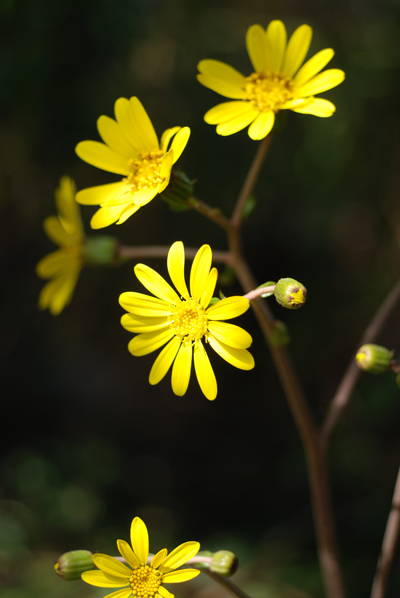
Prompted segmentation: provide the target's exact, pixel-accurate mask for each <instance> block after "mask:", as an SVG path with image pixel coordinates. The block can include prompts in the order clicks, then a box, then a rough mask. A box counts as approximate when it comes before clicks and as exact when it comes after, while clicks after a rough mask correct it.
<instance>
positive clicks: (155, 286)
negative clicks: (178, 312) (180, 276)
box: [134, 264, 180, 305]
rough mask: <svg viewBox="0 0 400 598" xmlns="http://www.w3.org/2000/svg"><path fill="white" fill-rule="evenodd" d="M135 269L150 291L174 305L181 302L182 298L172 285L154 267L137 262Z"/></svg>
mask: <svg viewBox="0 0 400 598" xmlns="http://www.w3.org/2000/svg"><path fill="white" fill-rule="evenodd" d="M134 271H135V274H136V276H137V278H138V279H139V280H140V282H141V283H142V285H143V286H144V287H145V288H146V289H147V290H148V291H150V293H152V294H153V295H155V296H156V297H158V298H159V299H163V300H164V301H166V302H167V303H170V304H172V305H177V304H178V303H180V299H179V297H178V295H177V294H176V292H175V291H174V289H173V288H172V287H171V285H170V284H168V282H167V281H166V280H164V278H163V277H162V276H161V275H160V274H158V272H156V271H155V270H153V268H149V266H146V265H145V264H137V265H136V266H135V268H134Z"/></svg>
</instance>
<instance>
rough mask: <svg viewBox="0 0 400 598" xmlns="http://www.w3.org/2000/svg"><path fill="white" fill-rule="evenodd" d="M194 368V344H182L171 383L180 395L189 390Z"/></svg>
mask: <svg viewBox="0 0 400 598" xmlns="http://www.w3.org/2000/svg"><path fill="white" fill-rule="evenodd" d="M191 369H192V345H191V344H190V343H187V344H185V345H183V344H182V345H181V346H180V349H179V351H178V354H177V356H176V358H175V361H174V365H173V367H172V377H171V385H172V390H173V392H174V393H175V394H176V395H177V396H178V397H183V395H184V394H185V392H186V391H187V387H188V386H189V380H190V372H191Z"/></svg>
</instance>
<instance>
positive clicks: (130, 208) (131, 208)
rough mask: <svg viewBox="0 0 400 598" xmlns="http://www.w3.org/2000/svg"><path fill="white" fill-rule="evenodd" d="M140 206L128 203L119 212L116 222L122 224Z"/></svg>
mask: <svg viewBox="0 0 400 598" xmlns="http://www.w3.org/2000/svg"><path fill="white" fill-rule="evenodd" d="M140 208H141V206H135V205H132V204H128V205H127V206H126V207H125V208H124V209H123V210H122V212H121V215H120V217H119V219H118V220H117V222H116V224H123V223H124V222H126V221H127V220H128V218H130V217H131V216H132V214H136V212H137V211H138V210H140Z"/></svg>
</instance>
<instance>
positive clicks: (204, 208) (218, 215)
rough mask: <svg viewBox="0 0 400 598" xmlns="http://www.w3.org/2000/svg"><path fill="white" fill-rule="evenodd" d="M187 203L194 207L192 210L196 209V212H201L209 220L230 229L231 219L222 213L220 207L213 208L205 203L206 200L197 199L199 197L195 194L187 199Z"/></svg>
mask: <svg viewBox="0 0 400 598" xmlns="http://www.w3.org/2000/svg"><path fill="white" fill-rule="evenodd" d="M187 204H188V206H190V207H191V208H192V210H196V212H199V213H200V214H202V215H203V216H205V217H206V218H208V219H209V220H212V221H213V222H215V224H217V225H218V226H220V227H221V228H223V229H224V230H226V231H228V230H230V228H231V223H230V220H229V219H228V218H227V217H226V216H224V215H223V214H222V212H221V210H220V209H219V208H212V207H211V206H209V205H207V204H206V203H204V201H201V200H200V199H197V197H193V196H192V197H190V198H189V199H188V200H187Z"/></svg>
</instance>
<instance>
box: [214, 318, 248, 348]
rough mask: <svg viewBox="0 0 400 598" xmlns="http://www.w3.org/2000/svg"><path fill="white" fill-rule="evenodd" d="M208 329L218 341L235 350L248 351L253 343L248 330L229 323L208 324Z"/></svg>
mask: <svg viewBox="0 0 400 598" xmlns="http://www.w3.org/2000/svg"><path fill="white" fill-rule="evenodd" d="M208 329H209V331H210V332H211V334H212V335H213V336H214V337H215V338H216V339H217V340H219V341H221V342H222V343H224V344H225V345H229V346H230V347H234V348H235V349H248V348H249V347H250V345H251V344H252V342H253V339H252V338H251V336H250V334H249V333H248V332H246V330H244V329H243V328H240V326H235V324H230V323H229V322H208Z"/></svg>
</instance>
